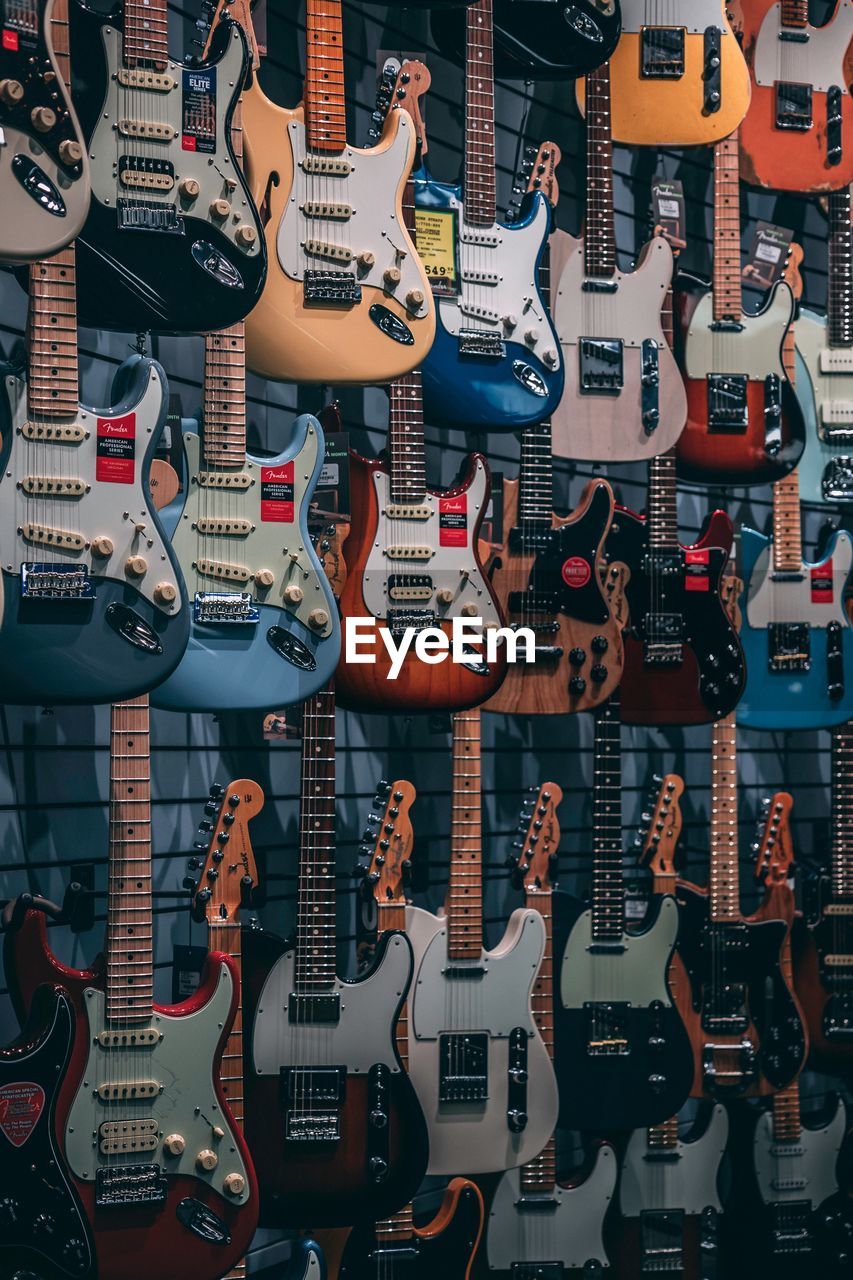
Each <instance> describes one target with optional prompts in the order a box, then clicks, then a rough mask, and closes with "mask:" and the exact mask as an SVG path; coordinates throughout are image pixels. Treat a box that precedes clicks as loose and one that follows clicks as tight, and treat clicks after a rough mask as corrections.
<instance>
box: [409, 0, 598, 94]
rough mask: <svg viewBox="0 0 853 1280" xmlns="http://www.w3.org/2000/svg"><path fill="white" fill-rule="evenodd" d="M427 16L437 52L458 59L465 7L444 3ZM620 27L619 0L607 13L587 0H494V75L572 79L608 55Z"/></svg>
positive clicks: (536, 78) (596, 65)
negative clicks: (448, 6) (443, 7)
mask: <svg viewBox="0 0 853 1280" xmlns="http://www.w3.org/2000/svg"><path fill="white" fill-rule="evenodd" d="M430 22H431V26H432V34H433V38H434V40H435V42H436V44H437V45H438V47H439V49H440V50H441V52H442V53H444V54H445V55H446V56H447V57H450V58H453V59H454V60H455V61H457V62H461V61H463V56H464V49H465V17H464V13H462V14H460V13H459V11H458V10H454V9H443V10H441V11H438V12H435V13H433V14H432V15H431V18H430ZM621 32H622V13H621V10H620V7H619V0H616V3H615V5H614V9H613V12H612V13H610V14H607V13H603V12H602V10H601V9H600V8H599V7H598V6H597V5H596V4H593V3H591V0H562V2H561V3H555V0H494V33H495V75H496V76H498V77H508V78H510V79H512V78H515V79H518V78H520V77H522V76H523V77H524V78H525V79H533V80H548V79H557V78H559V79H562V78H563V77H565V78H567V79H576V78H577V77H578V76H582V75H586V73H587V72H588V71H594V70H595V69H596V67H600V66H601V65H602V63H604V62H606V61H607V59H608V58H609V57H610V55H611V54H612V53H613V50H614V49H615V48H616V44H617V42H618V40H619V36H620V34H621Z"/></svg>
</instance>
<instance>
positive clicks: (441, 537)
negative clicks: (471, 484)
mask: <svg viewBox="0 0 853 1280" xmlns="http://www.w3.org/2000/svg"><path fill="white" fill-rule="evenodd" d="M467 544H468V495H467V493H459V494H457V495H456V496H455V497H453V498H439V500H438V545H439V546H440V547H464V546H467Z"/></svg>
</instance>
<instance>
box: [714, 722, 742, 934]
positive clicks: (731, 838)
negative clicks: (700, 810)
mask: <svg viewBox="0 0 853 1280" xmlns="http://www.w3.org/2000/svg"><path fill="white" fill-rule="evenodd" d="M709 889H710V898H711V919H712V920H713V921H715V922H717V923H720V922H726V921H728V922H731V921H735V920H739V919H740V872H739V868H738V831H737V728H736V726H735V717H734V713H733V712H732V713H731V714H730V715H727V716H724V717H723V718H722V720H717V721H716V722H715V724H714V725H713V727H712V729H711V868H710V884H709Z"/></svg>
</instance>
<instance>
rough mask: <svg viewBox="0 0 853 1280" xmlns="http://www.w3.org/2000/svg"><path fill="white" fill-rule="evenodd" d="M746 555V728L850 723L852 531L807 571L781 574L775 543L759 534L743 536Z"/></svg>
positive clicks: (842, 533)
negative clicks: (775, 564) (775, 568)
mask: <svg viewBox="0 0 853 1280" xmlns="http://www.w3.org/2000/svg"><path fill="white" fill-rule="evenodd" d="M741 550H742V565H743V569H742V572H743V580H744V590H743V596H742V598H741V611H742V614H743V622H742V625H741V630H740V639H741V644H742V645H743V651H744V654H745V656H746V668H747V680H746V689H745V691H744V695H743V698H742V699H741V701H740V703H739V705H738V712H737V718H738V724H743V725H747V726H748V727H749V728H752V729H818V728H827V727H829V726H830V725H835V724H843V723H844V721H845V720H849V719H850V717H851V715H853V629H852V628H851V623H850V620H849V618H848V616H847V611H846V608H845V598H846V594H847V590H848V583H849V579H850V569H851V564H853V540H851V537H850V534H849V533H847V532H846V530H844V529H840V530H838V531H837V532H836V533H834V534H833V535H832V537H831V538H830V540H829V543H828V544H827V548H826V550H827V554H826V556H825V558H824V559H823V560H822V561H821V562H820V564H808V563H805V564H804V565H803V570H802V573H800V574H794V573H780V574H776V573H774V571H773V562H772V547H771V541H770V539H769V538H766V537H765V536H764V535H763V534H761V533H756V531H755V530H754V529H748V528H744V529H743V530H742V531H741ZM771 662H773V663H774V664H775V666H776V669H775V670H774V669H771V665H770V664H771ZM839 686H840V687H839Z"/></svg>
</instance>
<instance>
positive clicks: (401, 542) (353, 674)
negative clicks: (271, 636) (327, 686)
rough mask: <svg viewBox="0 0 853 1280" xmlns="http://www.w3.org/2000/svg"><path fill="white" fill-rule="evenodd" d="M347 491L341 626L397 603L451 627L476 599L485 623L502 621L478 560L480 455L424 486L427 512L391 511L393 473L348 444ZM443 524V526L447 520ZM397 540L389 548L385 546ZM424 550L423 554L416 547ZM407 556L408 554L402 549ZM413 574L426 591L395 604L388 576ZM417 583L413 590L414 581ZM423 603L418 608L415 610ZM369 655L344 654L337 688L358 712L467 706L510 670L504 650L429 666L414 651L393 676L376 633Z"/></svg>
mask: <svg viewBox="0 0 853 1280" xmlns="http://www.w3.org/2000/svg"><path fill="white" fill-rule="evenodd" d="M350 494H351V502H350V505H351V506H352V511H353V516H352V524H351V526H350V533H349V536H348V537H347V540H346V542H345V543H344V558H345V560H346V565H347V579H346V585H345V587H344V590H343V594H342V596H341V613H342V615H343V618H344V625H346V620H347V619H348V618H364V617H374V618H376V619H377V620H378V621H380V622H382V623H383V624H384V623H386V622H387V620H388V618H389V616H392V615H393V614H394V612H395V610H396V611H398V612H399V613H402V615H403V616H404V617H406V616H409V615H411V617H412V623H411V625H413V626H414V625H417V622H416V620H417V619H419V617H420V618H422V619H423V620H424V621H426V622H430V620H431V619H432V618H434V619H435V624H437V625H440V626H441V628H442V630H443V631H445V632H446V633H447V634H448V635H450V632H451V627H452V620H453V618H456V617H464V616H465V614H464V613H463V610H464V609H466V608H470V607H472V606H476V615H477V616H479V617H481V618H482V619H483V620H484V622H485V623H487V624H488V623H492V624H494V625H501V624H502V622H503V618H502V615H501V610H500V606H499V605H498V602H497V600H496V598H495V592H494V588H493V587H491V586H490V584H489V580H488V578H487V576H486V573H485V571H484V569H483V566H482V563H481V561H480V553H479V549H478V535H479V532H480V526H481V525H482V523H483V517H484V515H485V514H486V508H487V506H488V502H489V470H488V466H487V464H486V460H485V458H484V457H483V456H482V454H479V453H476V454H472V455H471V456H470V458H469V459H468V462H467V471H466V473H465V475H464V477H463V478H462V479H461V480H460V482H459V483H458V484H457V485H456V486H455V487H454V488H452V489H448V490H446V491H441V490H439V489H430V490H428V492H427V494H426V496H425V499H424V503H423V506H424V507H425V508H427V509H428V512H429V514H428V515H427V516H426V517H422V516H421V517H418V518H416V519H408V518H405V519H404V518H398V517H396V516H393V515H388V509H389V506H390V504H391V478H390V474H389V470H388V466H387V463H386V462H385V461H383V460H382V459H378V458H363V457H361V456H360V455H359V454H357V453H353V452H350ZM445 524H446V525H447V528H445ZM392 548H396V552H395V554H394V556H393V557H392V556H389V555H388V554H387V553H388V551H389V549H392ZM421 548H424V549H428V551H429V554H428V556H420V555H419V554H417V553H418V551H419V549H421ZM407 549H411V552H412V554H411V555H410V556H407V555H406V554H405V553H406V550H407ZM413 575H414V576H415V577H416V578H417V580H418V583H421V582H423V592H424V594H422V595H420V596H418V597H416V603H414V602H413V603H412V604H411V605H408V604H407V603H406V602H405V600H403V602H402V603H397V602H395V600H394V599H393V598H392V596H391V591H392V588H393V579H394V577H395V576H398V577H399V578H400V579H401V580H402V579H407V578H410V577H411V576H413ZM419 589H420V588H419ZM443 590H450V591H451V592H452V593H453V598H452V600H451V602H450V603H449V604H447V605H444V604H441V603H440V601H439V598H438V592H440V591H443ZM421 611H423V612H422V613H421ZM374 653H375V657H376V662H375V663H372V662H371V663H369V664H368V663H365V664H362V663H349V662H347V660H346V656H344V657H343V658H342V659H341V662H340V664H339V666H338V670H337V675H336V678H335V693H336V695H337V699H338V701H339V703H340V705H341V706H343V707H349V708H351V709H353V710H356V711H387V710H390V709H391V708H392V707H393V708H395V709H396V710H398V711H456V710H459V709H461V708H463V707H474V706H477V704H478V703H481V702H483V701H485V699H486V698H488V697H490V696H491V695H492V694H493V693H494V692H495V690H496V689H497V688H499V686H500V684H501V682H502V681H503V679H504V676H505V674H506V670H507V662H506V656H505V649H504V648H503V647H501V649H500V650H499V651H498V660H497V661H496V662H494V663H488V662H486V661H485V655H483V659H482V660H481V658H480V657H478V656H477V653H476V652H474V653H473V654H472V662H471V664H470V665H466V664H464V663H456V662H453V661H451V660H450V658H449V657H448V659H447V660H446V661H444V662H442V663H440V664H437V665H429V664H427V663H425V662H421V660H420V659H419V658H418V657H417V656H416V654H415V652H414V649H411V650H410V651H409V653H408V654H407V656H406V658H405V659H404V661H403V665H402V667H401V669H400V672H399V675H398V676H397V678H396V679H394V680H391V679H390V678H389V673H390V669H391V659H390V657H389V655H388V651H387V649H386V648H385V646H384V644H383V643H382V641H381V639H380V638H379V636H378V635H376V637H375V643H374Z"/></svg>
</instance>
